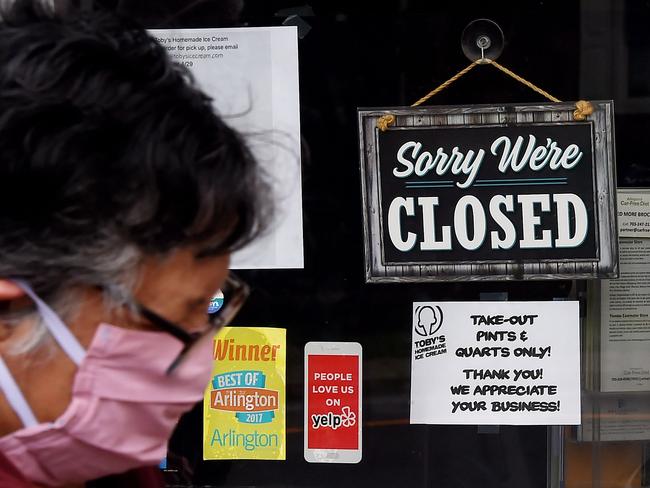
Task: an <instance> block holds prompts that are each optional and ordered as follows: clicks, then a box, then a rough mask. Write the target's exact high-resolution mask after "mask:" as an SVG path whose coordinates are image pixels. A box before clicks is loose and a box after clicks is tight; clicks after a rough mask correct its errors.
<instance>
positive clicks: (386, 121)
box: [377, 114, 395, 132]
mask: <svg viewBox="0 0 650 488" xmlns="http://www.w3.org/2000/svg"><path fill="white" fill-rule="evenodd" d="M394 123H395V116H394V115H393V114H387V115H382V116H381V117H379V119H378V120H377V127H379V130H380V131H382V132H384V131H385V130H386V129H388V128H389V127H390V126H391V125H393V124H394Z"/></svg>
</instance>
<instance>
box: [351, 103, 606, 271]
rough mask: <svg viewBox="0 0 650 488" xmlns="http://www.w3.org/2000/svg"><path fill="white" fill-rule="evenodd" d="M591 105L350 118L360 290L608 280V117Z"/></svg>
mask: <svg viewBox="0 0 650 488" xmlns="http://www.w3.org/2000/svg"><path fill="white" fill-rule="evenodd" d="M593 105H594V109H595V110H594V113H593V114H592V115H591V116H590V117H589V119H588V120H587V121H584V122H576V121H574V120H573V118H572V111H573V109H574V108H575V107H574V105H573V104H568V103H558V104H553V105H502V106H468V107H436V108H407V109H395V110H392V109H391V110H361V111H360V112H359V120H360V136H361V160H362V170H363V187H364V188H363V190H364V191H363V193H364V203H365V205H364V209H365V214H364V224H365V237H366V277H367V281H439V280H459V279H465V280H473V279H484V280H485V279H490V280H494V279H554V278H557V279H567V278H595V277H614V276H616V275H617V265H618V263H617V239H616V226H615V222H616V216H615V214H614V209H615V205H614V202H615V177H614V153H613V146H614V141H613V135H612V117H613V111H612V105H611V102H595V103H594V104H593ZM387 113H390V114H393V115H395V116H396V123H395V124H394V125H392V126H391V127H389V128H387V130H383V131H382V130H380V129H379V128H377V122H378V121H379V119H380V117H381V116H383V115H386V114H387Z"/></svg>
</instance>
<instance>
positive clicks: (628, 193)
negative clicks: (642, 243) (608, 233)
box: [617, 188, 650, 237]
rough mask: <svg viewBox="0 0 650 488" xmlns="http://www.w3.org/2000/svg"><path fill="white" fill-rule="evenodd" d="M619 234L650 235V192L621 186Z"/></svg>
mask: <svg viewBox="0 0 650 488" xmlns="http://www.w3.org/2000/svg"><path fill="white" fill-rule="evenodd" d="M617 199H618V236H619V237H650V192H648V191H647V190H626V189H624V188H619V189H618V191H617Z"/></svg>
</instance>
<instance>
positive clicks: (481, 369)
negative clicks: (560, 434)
mask: <svg viewBox="0 0 650 488" xmlns="http://www.w3.org/2000/svg"><path fill="white" fill-rule="evenodd" d="M412 342H413V351H412V360H411V361H412V363H411V364H412V366H411V423H412V424H494V425H499V424H503V425H506V424H507V425H577V424H579V423H580V337H579V307H578V302H568V301H557V302H419V303H414V304H413V340H412Z"/></svg>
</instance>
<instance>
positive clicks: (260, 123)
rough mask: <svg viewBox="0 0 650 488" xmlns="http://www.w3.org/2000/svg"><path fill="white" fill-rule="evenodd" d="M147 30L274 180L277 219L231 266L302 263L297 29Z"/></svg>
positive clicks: (261, 266) (249, 267) (290, 265)
mask: <svg viewBox="0 0 650 488" xmlns="http://www.w3.org/2000/svg"><path fill="white" fill-rule="evenodd" d="M150 32H151V34H152V35H153V36H154V37H155V38H156V39H157V40H158V42H160V43H161V44H162V45H163V46H165V47H166V48H167V50H168V52H169V54H170V56H171V57H172V58H173V59H174V60H175V61H176V62H178V63H180V64H183V65H185V66H186V67H187V68H188V69H189V70H190V71H191V72H192V75H193V76H194V78H195V79H196V82H197V83H198V85H199V86H200V87H201V88H202V89H203V90H204V91H205V92H206V93H207V94H208V95H209V96H210V97H211V98H212V99H213V102H214V106H215V109H216V111H217V113H219V114H220V115H222V116H223V117H224V118H225V120H226V122H227V123H228V124H229V125H231V126H232V127H234V128H235V129H238V130H240V131H241V132H242V133H243V134H244V135H245V137H246V142H247V143H248V144H249V146H250V148H251V150H252V151H253V154H254V155H255V156H256V158H257V159H258V160H259V161H260V163H261V164H262V165H263V166H264V169H265V171H266V173H268V175H269V179H270V182H271V183H272V185H273V190H274V199H275V212H276V214H277V215H276V219H277V220H276V222H275V225H274V226H273V229H272V232H270V233H269V234H268V235H266V236H263V237H262V238H260V239H258V240H257V241H255V242H254V243H253V244H251V245H249V246H248V247H246V248H245V249H242V250H241V251H239V252H237V253H235V254H234V255H233V261H232V267H233V268H239V269H253V268H302V267H303V236H302V194H301V177H300V111H299V102H298V40H297V30H296V28H295V27H250V28H243V27H242V28H232V29H165V30H159V29H158V30H152V31H150Z"/></svg>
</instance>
